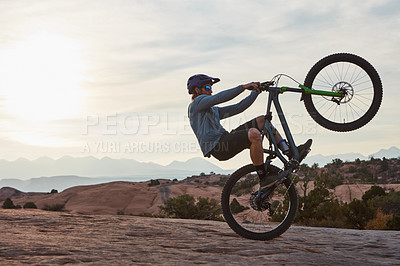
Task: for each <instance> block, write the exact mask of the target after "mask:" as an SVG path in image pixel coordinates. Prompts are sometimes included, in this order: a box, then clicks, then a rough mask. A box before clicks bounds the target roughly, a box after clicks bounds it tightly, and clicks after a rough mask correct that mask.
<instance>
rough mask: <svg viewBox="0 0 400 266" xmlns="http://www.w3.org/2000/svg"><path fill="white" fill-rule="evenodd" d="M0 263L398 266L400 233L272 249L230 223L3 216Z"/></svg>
mask: <svg viewBox="0 0 400 266" xmlns="http://www.w3.org/2000/svg"><path fill="white" fill-rule="evenodd" d="M0 232H1V238H0V264H2V265H19V264H27V263H29V264H45V265H49V264H67V263H74V264H84V263H89V264H93V265H127V264H130V265H132V264H134V265H151V264H153V265H154V264H157V265H188V264H211V265H227V264H229V265H250V264H253V263H254V264H256V263H257V264H262V265H266V264H268V265H282V264H284V265H310V264H311V265H312V264H315V265H350V264H353V265H385V264H387V265H394V264H400V252H399V251H400V249H399V244H400V232H394V231H357V230H346V229H331V228H307V227H298V226H293V227H291V228H290V229H289V230H288V231H287V232H286V233H285V234H283V235H282V236H281V237H279V238H276V239H274V240H271V241H267V242H260V241H252V240H248V239H244V238H241V237H239V236H238V235H236V234H235V233H234V232H233V231H232V230H231V229H230V228H229V227H228V225H227V224H226V223H224V222H215V221H197V220H178V219H156V218H144V217H136V216H126V215H82V214H71V213H67V212H57V213H56V212H46V211H41V210H3V209H1V210H0Z"/></svg>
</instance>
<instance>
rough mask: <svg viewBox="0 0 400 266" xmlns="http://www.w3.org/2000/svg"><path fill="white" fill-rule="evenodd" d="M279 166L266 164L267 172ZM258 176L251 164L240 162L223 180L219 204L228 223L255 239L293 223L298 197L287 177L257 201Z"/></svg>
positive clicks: (275, 234)
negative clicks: (229, 175)
mask: <svg viewBox="0 0 400 266" xmlns="http://www.w3.org/2000/svg"><path fill="white" fill-rule="evenodd" d="M279 170H280V169H279V168H278V167H275V166H272V165H271V166H269V167H268V173H269V174H276V173H278V172H279ZM258 188H259V179H258V176H257V174H256V172H255V168H254V166H253V165H252V164H249V165H246V166H243V167H242V168H240V169H239V170H237V171H236V172H234V173H233V174H232V175H231V177H230V178H229V179H228V181H227V182H226V184H225V186H224V189H223V191H222V196H221V206H222V212H223V215H224V218H225V220H226V222H227V223H228V225H229V226H230V227H231V228H232V230H233V231H235V232H236V233H237V234H239V235H241V236H243V237H245V238H249V239H254V240H269V239H272V238H275V237H278V236H280V235H281V234H283V233H284V232H285V231H286V230H287V229H288V228H289V227H290V225H291V224H292V223H293V221H294V219H295V217H296V213H297V208H298V199H297V191H296V188H295V185H294V184H293V183H292V181H291V180H290V179H289V178H287V179H286V180H285V181H284V182H283V183H282V184H280V185H279V186H278V187H277V188H275V190H274V191H273V192H272V193H271V195H270V196H269V197H268V198H266V199H264V200H262V201H261V202H258V203H256V199H255V198H256V195H257V192H258Z"/></svg>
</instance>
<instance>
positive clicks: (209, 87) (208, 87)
mask: <svg viewBox="0 0 400 266" xmlns="http://www.w3.org/2000/svg"><path fill="white" fill-rule="evenodd" d="M203 88H204V89H206V91H211V90H212V88H211V86H208V85H207V86H204V87H203Z"/></svg>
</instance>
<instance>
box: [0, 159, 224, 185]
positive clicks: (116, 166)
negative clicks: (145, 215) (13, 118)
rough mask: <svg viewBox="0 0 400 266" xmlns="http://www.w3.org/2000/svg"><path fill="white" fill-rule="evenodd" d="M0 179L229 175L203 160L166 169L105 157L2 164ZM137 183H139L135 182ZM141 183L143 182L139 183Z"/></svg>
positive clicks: (173, 164)
mask: <svg viewBox="0 0 400 266" xmlns="http://www.w3.org/2000/svg"><path fill="white" fill-rule="evenodd" d="M0 169H1V172H0V179H4V178H8V179H9V178H18V179H29V178H37V177H43V176H85V177H113V178H115V177H124V178H131V179H132V178H141V179H146V180H148V179H149V178H184V177H187V176H190V175H194V174H199V173H201V172H205V173H209V172H215V173H221V174H227V173H230V172H231V171H229V170H223V169H221V168H220V167H218V166H216V165H214V164H212V163H210V162H209V161H207V160H205V159H202V158H192V159H189V160H187V161H186V162H178V161H174V162H172V163H171V164H169V165H167V166H163V165H160V164H156V163H152V162H149V163H144V162H138V161H136V160H131V159H112V158H109V157H104V158H102V159H97V158H95V157H80V158H74V157H70V156H64V157H62V158H60V159H58V160H53V159H51V158H48V157H41V158H39V159H36V160H33V161H30V160H27V159H24V158H20V159H18V160H16V161H6V160H0ZM136 180H138V179H136ZM138 181H140V180H138Z"/></svg>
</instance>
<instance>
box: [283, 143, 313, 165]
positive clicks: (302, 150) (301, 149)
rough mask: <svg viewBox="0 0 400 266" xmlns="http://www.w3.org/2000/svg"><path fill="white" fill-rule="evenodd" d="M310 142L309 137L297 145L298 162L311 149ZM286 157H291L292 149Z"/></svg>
mask: <svg viewBox="0 0 400 266" xmlns="http://www.w3.org/2000/svg"><path fill="white" fill-rule="evenodd" d="M311 144H312V139H309V140H307V141H306V142H305V143H304V144H301V145H299V146H297V151H298V152H299V163H301V161H303V160H304V158H306V156H307V154H308V153H309V152H310V151H311V149H310V148H311ZM288 157H289V159H290V160H291V159H293V154H292V151H290V152H289V155H288Z"/></svg>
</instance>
